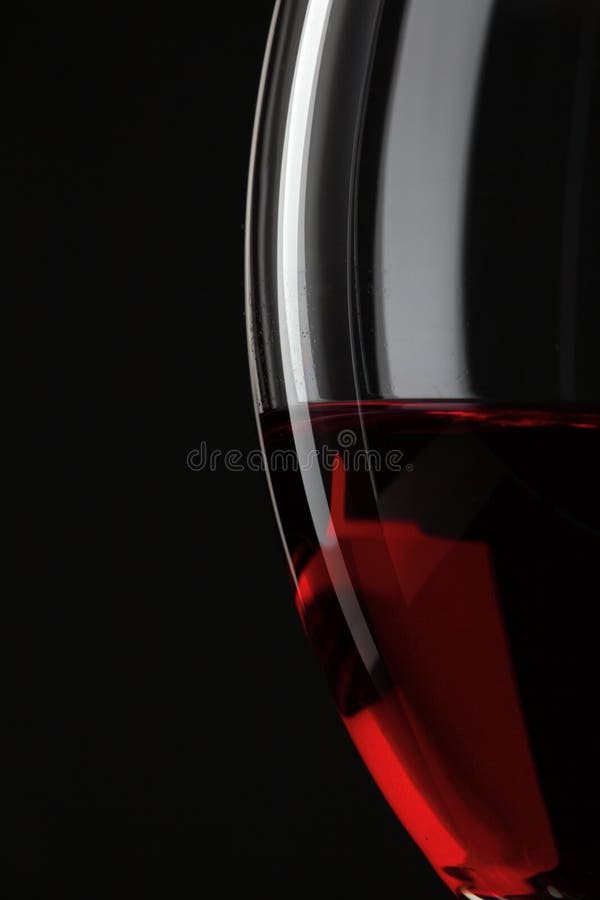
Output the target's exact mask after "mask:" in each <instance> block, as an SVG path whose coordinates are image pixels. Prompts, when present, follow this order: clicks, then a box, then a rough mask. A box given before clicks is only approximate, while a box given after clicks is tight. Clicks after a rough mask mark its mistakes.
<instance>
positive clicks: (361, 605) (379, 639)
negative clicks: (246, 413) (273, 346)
mask: <svg viewBox="0 0 600 900" xmlns="http://www.w3.org/2000/svg"><path fill="white" fill-rule="evenodd" d="M261 425H262V431H263V435H264V440H265V451H266V454H267V461H268V465H269V469H270V479H271V483H272V488H273V492H274V496H275V500H276V504H277V508H278V513H279V517H280V522H281V526H282V531H283V535H284V538H285V541H286V544H287V547H288V551H289V555H290V559H291V562H292V568H293V573H294V580H295V584H296V602H297V605H298V609H299V612H300V615H301V617H302V621H303V623H304V627H305V629H306V632H307V634H308V636H309V638H310V640H311V642H312V643H313V645H314V647H315V648H316V651H317V653H318V656H319V659H320V662H321V665H322V667H323V670H324V672H325V674H326V676H327V680H328V682H329V685H330V688H331V690H332V692H333V696H334V698H335V701H336V704H337V707H338V709H339V711H340V713H341V715H342V717H343V720H344V722H345V724H346V726H347V729H348V731H349V733H350V735H351V737H352V739H353V740H354V742H355V744H356V746H357V748H358V750H359V751H360V753H361V755H362V757H363V758H364V760H365V762H366V764H367V766H368V767H369V769H370V771H371V773H372V775H373V777H374V778H375V780H376V782H377V783H378V785H379V787H380V788H381V790H382V792H383V794H384V795H385V797H386V798H387V800H388V801H389V803H390V804H391V806H392V808H393V809H394V810H395V812H396V813H397V815H398V817H399V818H400V820H401V821H402V822H403V824H404V825H405V826H406V828H407V829H408V831H409V832H410V833H411V835H412V836H413V838H414V839H415V840H416V841H417V843H418V844H419V845H420V847H421V848H422V849H423V851H424V852H425V854H426V855H427V857H428V858H429V859H430V861H431V863H432V864H433V865H434V866H435V868H436V870H437V871H438V872H439V874H440V875H441V876H442V878H443V879H444V880H445V881H446V882H447V884H448V885H449V886H450V887H451V888H452V889H454V890H457V891H462V893H463V894H464V893H466V894H467V896H468V895H469V894H475V895H477V896H501V897H510V896H519V897H521V896H532V897H533V896H535V897H538V896H540V897H542V896H545V897H561V896H564V897H580V896H581V895H583V894H585V896H586V897H591V896H598V859H599V858H600V826H599V824H598V816H597V806H598V802H599V801H600V780H599V776H598V771H599V761H600V738H599V736H598V727H597V724H596V713H597V708H596V707H597V704H596V685H597V679H598V663H597V657H598V653H599V639H598V634H597V630H596V626H595V608H596V606H597V604H598V602H599V600H600V567H599V562H600V477H599V472H598V466H599V464H600V414H595V413H581V412H577V411H574V412H573V413H563V412H561V413H558V412H552V411H549V410H547V411H544V410H537V411H535V410H534V411H532V410H526V409H508V410H507V409H501V408H497V407H493V408H480V407H477V406H469V405H468V404H467V405H465V404H453V403H444V404H437V405H436V404H435V403H421V404H416V403H409V404H403V403H399V402H396V403H390V402H370V403H363V404H360V405H356V404H349V403H345V404H323V403H322V404H311V405H310V406H309V407H306V408H305V413H304V414H303V415H299V414H298V413H295V414H293V415H291V416H290V414H289V413H287V412H285V413H284V412H275V413H273V412H271V413H268V414H266V415H264V416H263V417H262V422H261Z"/></svg>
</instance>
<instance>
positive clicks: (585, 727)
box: [246, 0, 600, 898]
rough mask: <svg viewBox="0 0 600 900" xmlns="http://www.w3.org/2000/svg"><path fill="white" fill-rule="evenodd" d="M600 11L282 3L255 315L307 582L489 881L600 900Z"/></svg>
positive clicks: (263, 175) (440, 1) (257, 203)
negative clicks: (599, 616) (599, 621)
mask: <svg viewBox="0 0 600 900" xmlns="http://www.w3.org/2000/svg"><path fill="white" fill-rule="evenodd" d="M599 24H600V3H598V2H595V0H406V2H403V0H281V2H279V3H277V5H276V9H275V14H274V18H273V23H272V27H271V32H270V36H269V44H268V48H267V54H266V59H265V65H264V70H263V76H262V84H261V87H260V92H259V103H258V110H257V117H256V127H255V136H254V142H253V150H252V161H251V172H250V185H249V200H248V221H247V248H246V271H247V323H248V338H249V353H250V361H251V373H252V382H253V390H254V397H255V402H256V409H257V416H258V422H259V430H260V434H261V440H262V442H263V448H264V451H265V455H266V460H267V464H268V465H267V469H268V477H269V483H270V487H271V492H272V496H273V501H274V505H275V510H276V514H277V517H278V522H279V524H280V528H281V532H282V536H283V540H284V545H285V548H286V552H287V555H288V560H289V563H290V567H291V571H292V573H293V578H294V584H295V594H296V603H297V606H298V609H299V612H300V615H301V617H302V621H303V623H304V626H305V629H306V632H307V635H308V637H309V639H310V640H311V642H312V644H313V646H314V647H315V649H316V652H317V653H318V656H319V659H320V661H321V664H322V666H323V670H324V672H325V675H326V678H327V681H328V683H329V686H330V689H331V690H332V692H333V695H334V698H335V700H336V704H337V706H338V709H339V711H340V714H341V716H342V718H343V720H344V722H345V724H346V726H347V729H348V732H349V734H350V736H351V737H352V739H353V740H354V742H355V743H356V746H357V747H358V749H359V751H360V753H361V755H362V757H363V759H364V760H365V762H366V764H367V766H368V767H369V769H370V770H371V772H372V774H373V776H374V778H375V780H376V782H377V783H378V785H379V787H380V788H381V790H382V792H383V794H384V795H385V797H386V798H387V800H388V802H389V803H390V805H391V806H392V808H393V809H394V810H395V812H396V813H397V815H398V817H399V818H400V819H401V821H402V822H403V824H404V825H405V827H406V828H407V829H408V831H409V832H410V833H411V834H412V836H413V837H414V839H415V841H417V843H418V844H419V846H420V847H421V848H422V849H423V851H424V852H425V854H426V855H427V856H428V858H429V859H430V861H431V863H432V865H433V866H434V867H435V869H436V871H437V872H438V873H439V874H440V876H441V877H442V878H443V879H444V881H445V882H446V883H447V884H448V886H449V887H450V888H451V889H452V890H453V891H456V892H458V893H459V894H462V895H464V896H467V897H472V896H475V897H491V896H494V897H536V898H538V897H546V898H547V897H554V898H560V897H567V898H570V897H573V898H575V897H577V898H580V897H584V896H585V897H587V898H591V897H598V896H600V892H599V883H600V876H599V868H600V867H599V862H598V860H599V857H600V825H599V818H598V815H597V809H598V806H599V801H600V780H599V775H598V772H599V766H598V760H599V759H600V738H599V736H598V727H597V704H596V696H597V688H598V673H599V669H598V664H597V656H598V651H597V643H598V639H597V629H596V625H595V622H596V618H595V612H596V606H597V603H598V600H599V598H600V569H599V566H598V560H599V559H600V477H599V475H598V461H599V460H600V353H599V352H598V338H599V336H600V261H599V256H598V246H599V240H600V31H599V28H598V26H599Z"/></svg>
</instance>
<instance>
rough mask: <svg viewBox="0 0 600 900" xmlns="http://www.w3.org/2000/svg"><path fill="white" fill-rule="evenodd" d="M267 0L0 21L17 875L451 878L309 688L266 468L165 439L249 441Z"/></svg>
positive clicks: (427, 890) (141, 884) (328, 884)
mask: <svg viewBox="0 0 600 900" xmlns="http://www.w3.org/2000/svg"><path fill="white" fill-rule="evenodd" d="M84 8H85V13H83V12H82V9H84ZM271 9H272V2H271V0H260V2H259V0H252V2H251V3H246V4H241V5H240V6H239V7H238V6H236V11H235V12H234V8H233V7H232V6H231V5H230V4H216V5H213V4H207V5H201V6H197V7H196V8H194V7H190V9H189V11H188V12H186V13H185V14H181V12H178V11H176V10H175V8H174V7H172V6H170V5H166V4H163V5H162V6H161V7H158V8H155V9H149V8H145V9H144V10H143V12H139V13H136V12H134V11H133V10H128V9H126V8H125V9H124V8H121V7H117V6H115V7H114V8H111V6H110V5H109V4H104V5H102V6H101V7H100V6H98V7H97V8H92V7H90V6H88V5H82V6H80V8H79V12H72V11H69V13H68V14H67V13H66V12H64V13H61V11H60V10H59V9H57V8H56V6H55V5H53V4H48V5H47V6H46V7H45V8H44V9H41V10H40V9H35V8H29V7H27V6H26V5H23V8H22V15H21V18H20V19H19V20H15V19H13V20H12V21H10V22H6V23H5V24H4V26H3V28H2V30H1V33H2V42H3V49H2V60H3V62H2V70H3V74H2V78H1V79H0V82H1V88H0V90H1V95H2V96H1V108H2V111H3V112H2V121H3V126H2V168H3V182H4V185H5V190H4V192H3V193H4V196H5V198H9V192H10V199H9V200H8V202H7V203H5V206H4V208H5V215H6V217H7V224H8V230H9V236H8V239H7V240H6V242H5V244H4V267H3V272H4V275H3V281H4V289H3V293H4V302H3V307H4V310H5V312H6V311H7V312H8V313H9V314H10V313H12V312H13V311H16V312H17V313H18V314H19V315H18V316H17V320H18V322H19V324H18V325H16V324H15V325H13V324H12V318H11V320H10V328H8V329H4V330H3V331H4V340H5V341H6V347H5V358H7V359H8V360H9V369H8V374H7V376H6V378H5V380H4V384H5V388H6V394H5V403H4V406H5V413H6V417H5V422H10V424H9V427H8V428H7V432H6V435H5V438H4V442H3V443H4V451H5V452H4V454H3V457H4V476H5V477H4V481H3V485H4V487H3V491H4V495H5V500H6V502H5V503H4V504H3V506H4V509H5V513H6V517H7V520H8V521H7V524H8V526H9V529H10V534H11V538H10V542H9V543H6V544H5V549H6V554H5V563H6V572H7V579H6V602H5V608H6V609H7V610H10V613H9V620H10V627H9V629H8V635H9V643H10V645H11V646H12V649H13V650H14V661H13V662H11V667H10V677H9V681H8V687H9V696H10V699H11V703H10V712H9V724H10V729H9V734H10V740H9V748H10V753H11V757H10V765H9V769H8V772H9V778H10V780H11V782H12V786H13V787H14V788H15V791H14V794H15V797H16V802H15V804H14V808H13V809H12V812H11V818H10V821H9V824H10V831H11V838H12V839H11V842H10V867H11V868H12V869H14V871H15V873H16V875H17V879H18V882H17V883H18V885H19V887H18V889H17V890H16V892H14V893H13V894H12V896H29V895H30V894H31V893H33V892H34V889H33V885H34V883H36V882H39V883H41V884H43V885H44V891H45V892H46V893H47V892H50V891H52V890H58V891H59V894H60V892H61V891H62V892H63V895H64V894H65V893H66V892H67V890H71V889H74V893H75V895H76V896H78V897H87V896H91V895H93V894H96V892H98V893H102V895H103V896H120V895H123V896H125V895H126V896H128V897H141V896H145V895H146V894H147V893H148V892H149V891H150V890H151V888H152V886H154V885H156V884H158V883H164V884H165V885H166V890H167V893H166V896H176V895H177V894H176V892H177V893H179V891H180V890H181V889H182V887H183V885H186V886H187V887H186V892H189V893H191V894H196V893H199V892H201V891H202V890H203V889H207V885H208V884H211V883H212V879H213V877H216V878H217V882H216V883H217V886H218V893H219V894H222V895H225V896H227V895H229V893H230V892H232V893H233V892H236V893H237V891H241V890H245V889H252V890H253V889H254V888H256V889H257V890H259V891H263V892H266V893H267V894H274V893H277V894H280V895H281V896H304V895H306V894H307V893H308V894H309V895H311V896H328V897H359V896H375V895H376V892H377V891H382V890H386V892H387V891H392V892H393V896H395V897H403V896H406V897H408V896H411V897H412V896H413V895H414V892H415V891H418V895H419V897H421V898H426V897H430V898H433V897H437V896H440V897H443V896H445V894H446V891H445V889H444V888H443V886H442V885H441V883H438V880H437V877H436V876H435V875H434V874H433V873H432V872H431V871H430V870H429V867H428V865H427V864H426V862H425V860H424V859H423V857H422V856H421V854H420V853H419V851H418V850H416V848H414V847H413V845H412V844H411V843H410V841H409V840H408V838H407V837H406V835H405V833H404V832H403V830H402V828H401V826H400V825H399V824H398V823H397V821H396V820H395V818H394V816H393V814H392V813H391V811H390V810H389V809H388V808H387V806H386V804H385V803H384V801H383V799H382V798H381V796H380V795H379V794H378V792H377V790H376V789H375V787H374V785H373V783H372V782H371V779H370V776H369V775H368V773H367V772H366V770H365V769H364V767H363V766H362V763H360V761H359V758H358V755H357V754H356V751H355V750H354V749H353V747H352V745H351V744H350V741H349V739H348V738H347V736H346V733H345V731H344V729H343V726H342V724H341V722H340V721H339V720H338V718H337V715H336V713H335V711H334V707H333V704H332V702H331V700H330V698H329V697H328V695H327V692H326V690H325V689H324V682H323V680H322V677H321V674H320V673H319V671H318V669H317V666H316V662H315V660H314V658H313V655H312V653H311V651H310V649H309V648H308V646H307V645H306V643H305V640H304V636H303V634H302V630H301V627H300V624H299V622H298V620H297V618H296V613H295V610H294V605H293V599H292V592H291V588H290V584H289V580H288V577H287V573H286V568H285V562H284V555H283V551H282V548H281V546H280V542H279V536H278V534H277V531H276V526H275V521H274V517H273V514H272V510H271V507H270V501H269V497H268V492H267V488H266V484H265V481H264V478H263V477H262V476H261V475H260V474H253V473H248V472H247V473H244V474H236V473H227V472H226V471H225V470H224V469H223V468H222V467H219V469H218V470H217V471H216V472H212V473H211V472H207V471H203V472H192V471H190V470H189V468H188V467H187V466H186V456H187V454H188V452H189V451H190V450H193V449H194V448H198V447H199V446H200V443H201V442H202V441H204V442H206V444H207V446H208V447H209V448H210V449H223V450H227V449H229V448H239V449H241V450H248V449H251V448H253V447H255V446H256V444H257V439H256V433H255V426H254V419H253V414H252V407H251V397H250V389H249V379H248V374H247V360H246V345H245V332H244V314H243V238H244V233H243V223H244V206H245V190H246V178H247V161H248V155H249V147H250V137H251V128H252V119H253V113H254V105H255V99H256V93H257V85H258V78H259V72H260V66H261V62H262V55H263V50H264V46H265V41H266V35H267V30H268V25H269V20H270V15H271ZM238 10H239V11H238ZM9 415H10V416H11V418H10V419H9V418H8V416H9ZM23 464H24V465H23ZM15 537H16V543H17V548H16V549H17V550H18V551H19V552H18V553H17V552H15V548H13V546H12V541H13V540H14V539H15ZM11 563H16V565H11ZM9 569H11V570H13V571H12V575H13V577H12V578H10V577H9V576H8V570H9ZM11 658H12V655H11ZM209 889H210V888H209ZM35 895H36V896H38V895H39V894H38V893H36V894H35Z"/></svg>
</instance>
